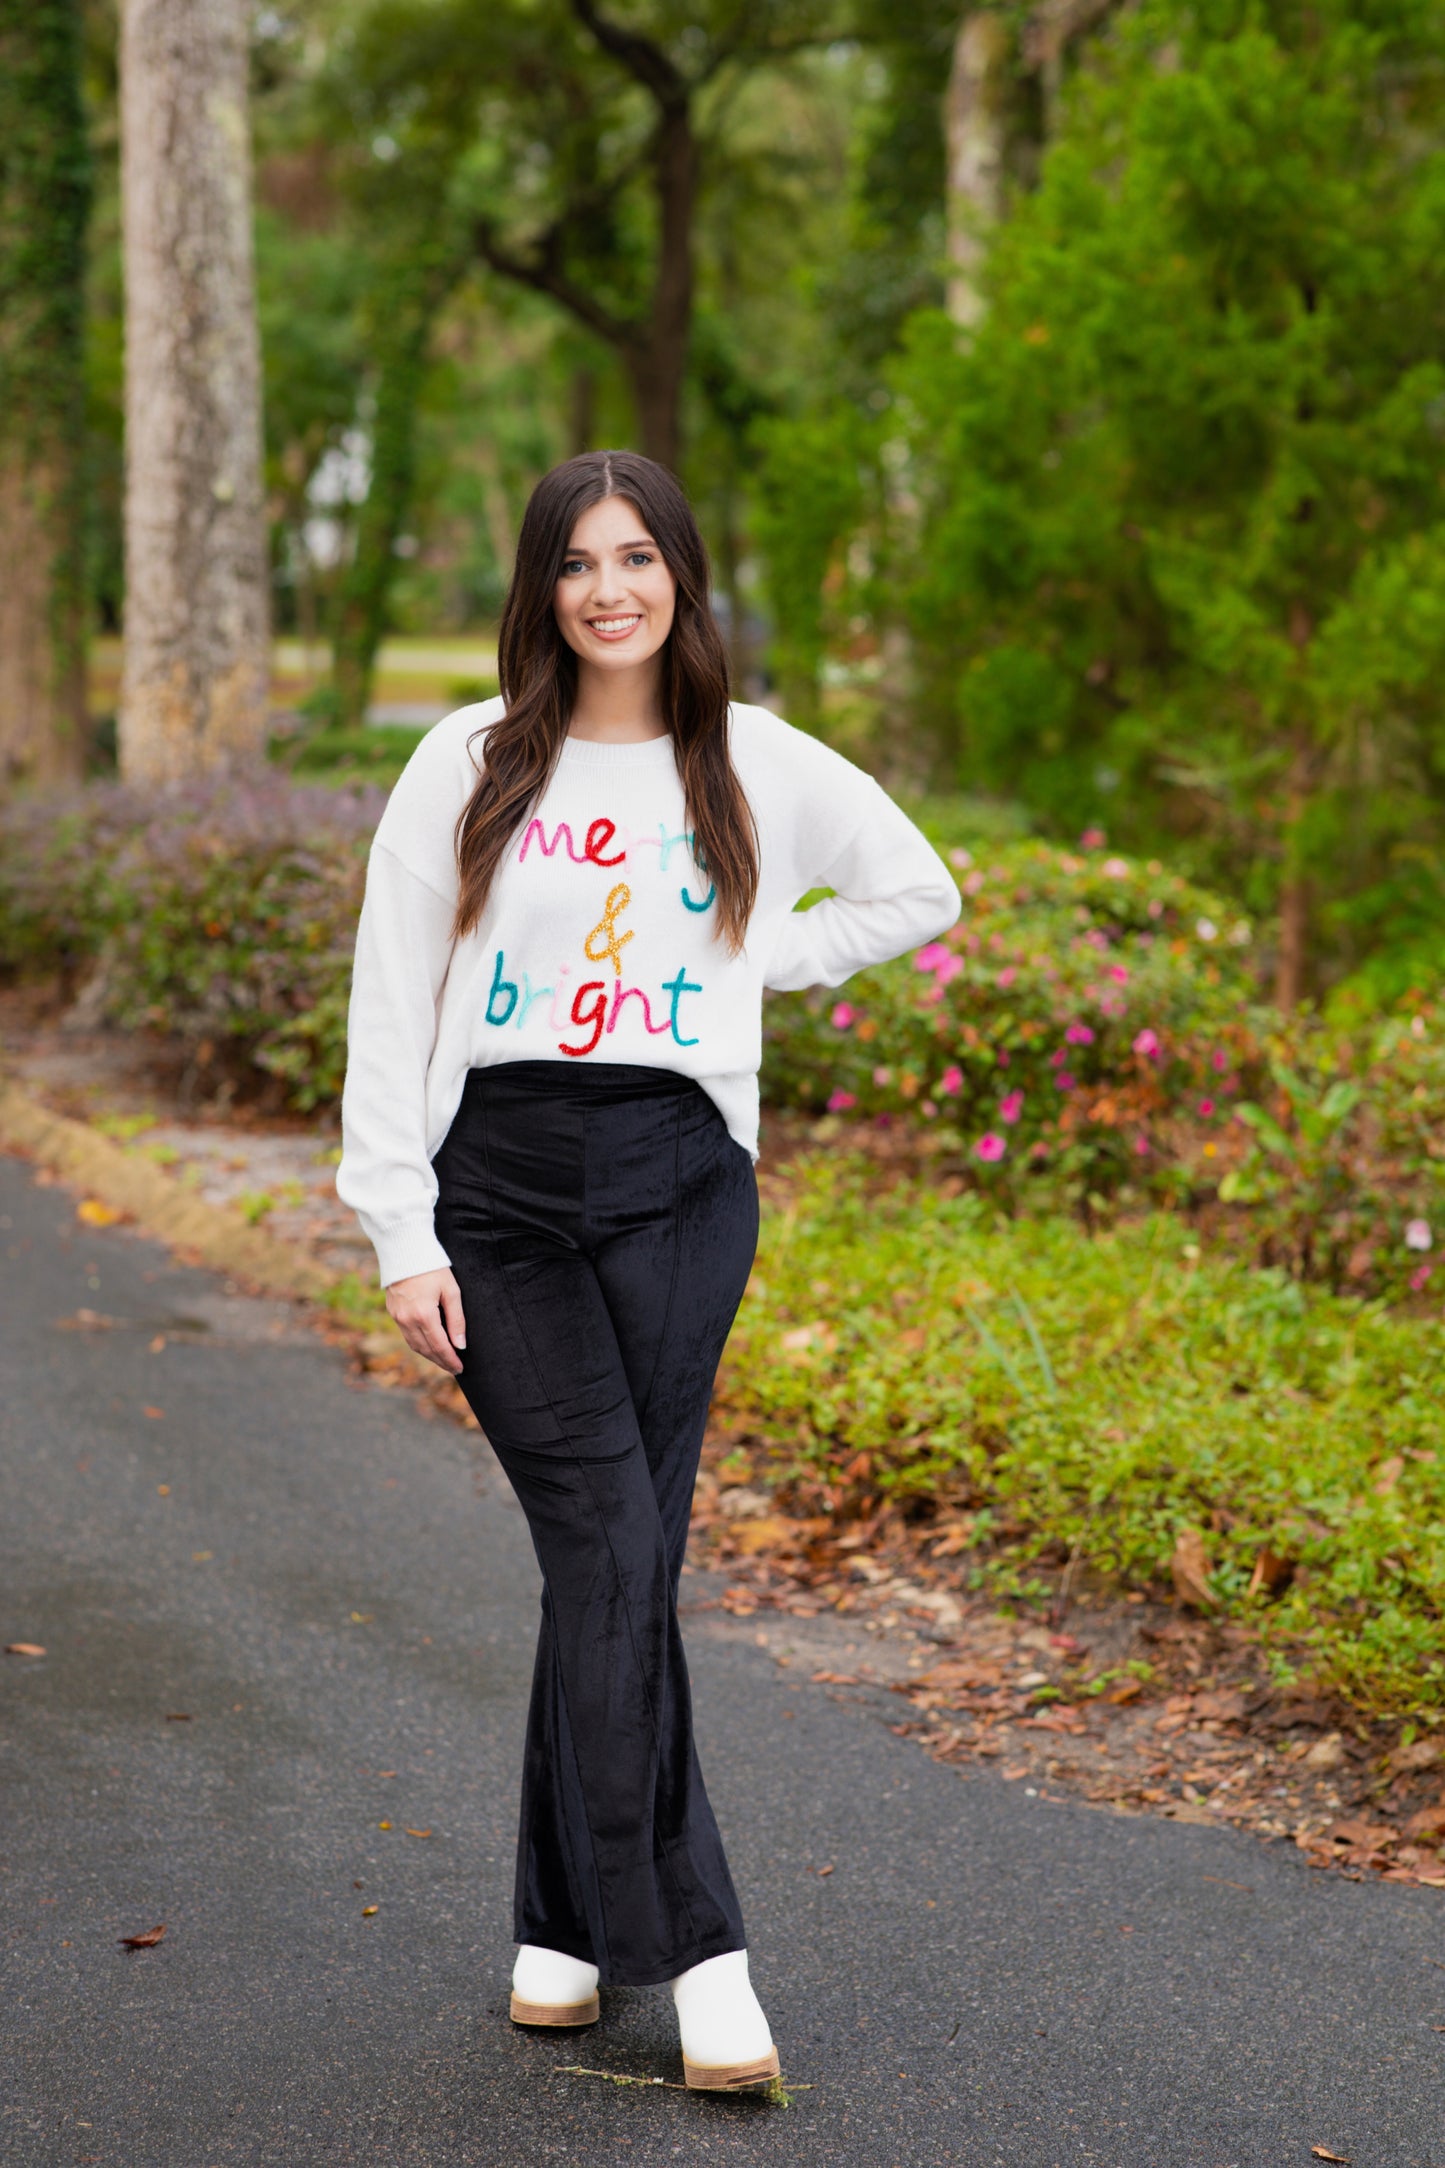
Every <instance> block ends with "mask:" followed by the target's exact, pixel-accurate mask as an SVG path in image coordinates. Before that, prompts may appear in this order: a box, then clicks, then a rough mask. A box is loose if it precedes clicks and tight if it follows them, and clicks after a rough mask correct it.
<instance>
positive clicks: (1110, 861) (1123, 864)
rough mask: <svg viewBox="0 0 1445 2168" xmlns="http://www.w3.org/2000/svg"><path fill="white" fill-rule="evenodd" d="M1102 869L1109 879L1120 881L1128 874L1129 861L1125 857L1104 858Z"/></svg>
mask: <svg viewBox="0 0 1445 2168" xmlns="http://www.w3.org/2000/svg"><path fill="white" fill-rule="evenodd" d="M1104 871H1105V872H1106V873H1107V874H1108V876H1109V878H1110V880H1111V881H1122V880H1124V879H1126V878H1127V876H1128V872H1129V861H1128V859H1127V858H1106V859H1105V860H1104Z"/></svg>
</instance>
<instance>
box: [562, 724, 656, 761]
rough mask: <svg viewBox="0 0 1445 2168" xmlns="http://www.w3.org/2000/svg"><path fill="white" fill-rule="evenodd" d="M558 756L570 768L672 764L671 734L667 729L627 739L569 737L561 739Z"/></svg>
mask: <svg viewBox="0 0 1445 2168" xmlns="http://www.w3.org/2000/svg"><path fill="white" fill-rule="evenodd" d="M559 758H560V759H561V760H563V761H565V762H566V763H567V764H568V765H569V766H571V767H586V768H660V767H663V766H666V767H669V768H670V767H673V766H675V762H674V759H673V736H672V732H671V731H670V730H668V731H664V732H663V734H662V736H661V737H660V738H634V739H632V740H631V741H630V742H629V741H621V742H618V741H613V740H611V739H607V738H573V737H570V736H569V737H566V738H564V739H563V740H562V750H561V754H560V756H559Z"/></svg>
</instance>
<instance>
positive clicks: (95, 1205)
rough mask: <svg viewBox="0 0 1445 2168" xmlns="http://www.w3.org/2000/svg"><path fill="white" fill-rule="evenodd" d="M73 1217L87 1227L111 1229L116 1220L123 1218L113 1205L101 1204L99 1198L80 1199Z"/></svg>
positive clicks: (123, 1215) (122, 1214)
mask: <svg viewBox="0 0 1445 2168" xmlns="http://www.w3.org/2000/svg"><path fill="white" fill-rule="evenodd" d="M75 1216H76V1218H77V1219H78V1220H82V1221H83V1222H84V1224H85V1225H86V1226H87V1227H113V1226H114V1225H115V1223H116V1221H117V1220H121V1219H124V1218H125V1214H124V1212H118V1211H117V1210H116V1208H115V1206H114V1205H113V1204H104V1203H102V1201H101V1199H100V1198H99V1197H82V1198H81V1200H80V1202H79V1204H78V1205H77V1206H76V1208H75Z"/></svg>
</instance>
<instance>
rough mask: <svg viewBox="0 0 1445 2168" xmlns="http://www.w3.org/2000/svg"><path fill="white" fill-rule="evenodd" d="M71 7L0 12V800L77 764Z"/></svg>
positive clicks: (82, 737)
mask: <svg viewBox="0 0 1445 2168" xmlns="http://www.w3.org/2000/svg"><path fill="white" fill-rule="evenodd" d="M80 80H81V0H0V790H4V789H5V788H6V787H7V786H8V785H10V784H11V783H13V782H16V781H19V780H21V779H25V780H28V781H33V782H56V781H61V780H64V779H67V778H70V777H75V776H78V775H79V774H80V773H81V771H82V768H83V766H84V759H85V743H86V728H85V720H86V718H85V518H84V514H85V503H84V477H83V462H84V456H85V378H84V326H85V231H86V220H87V217H88V214H89V210H90V169H89V155H88V150H87V144H86V131H85V115H84V111H83V108H82V104H81V92H80Z"/></svg>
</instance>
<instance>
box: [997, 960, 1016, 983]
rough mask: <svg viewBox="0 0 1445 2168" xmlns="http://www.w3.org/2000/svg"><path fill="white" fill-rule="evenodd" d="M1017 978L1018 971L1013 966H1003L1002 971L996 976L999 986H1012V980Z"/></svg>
mask: <svg viewBox="0 0 1445 2168" xmlns="http://www.w3.org/2000/svg"><path fill="white" fill-rule="evenodd" d="M1017 977H1018V971H1017V969H1016V968H1015V966H1014V965H1013V964H1005V965H1004V967H1003V969H1002V971H1000V973H999V975H998V983H999V985H1000V986H1012V985H1013V982H1014V980H1015V979H1016V978H1017Z"/></svg>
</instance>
